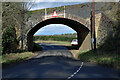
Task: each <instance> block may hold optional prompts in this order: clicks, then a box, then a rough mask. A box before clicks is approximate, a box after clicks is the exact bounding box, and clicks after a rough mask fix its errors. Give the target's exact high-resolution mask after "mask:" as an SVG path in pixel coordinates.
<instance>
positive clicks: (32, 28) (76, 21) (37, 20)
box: [25, 13, 91, 51]
mask: <svg viewBox="0 0 120 80" xmlns="http://www.w3.org/2000/svg"><path fill="white" fill-rule="evenodd" d="M37 14H38V13H36V14H34V15H33V16H32V15H31V17H30V18H29V19H28V22H27V23H26V25H27V30H26V36H27V39H26V41H27V42H26V44H25V45H26V46H27V49H28V50H29V51H31V50H33V46H34V44H33V35H34V34H35V33H36V32H37V31H38V30H39V29H40V28H42V27H44V26H46V25H49V24H64V25H67V26H69V27H71V28H72V29H73V30H75V31H76V32H77V39H78V47H77V49H79V47H82V46H81V45H82V43H83V42H84V40H85V38H86V37H87V35H88V34H89V31H90V23H89V20H88V19H87V20H86V19H84V18H82V17H80V16H77V15H74V14H68V13H65V14H64V13H58V15H59V14H64V15H60V16H58V17H52V16H51V17H47V18H46V19H45V15H42V16H35V15H37ZM52 14H53V13H52ZM52 14H48V15H46V16H50V15H52ZM86 41H87V42H85V44H83V45H84V46H85V47H84V49H90V42H91V39H90V35H89V39H88V40H86Z"/></svg>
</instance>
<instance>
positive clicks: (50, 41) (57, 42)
mask: <svg viewBox="0 0 120 80" xmlns="http://www.w3.org/2000/svg"><path fill="white" fill-rule="evenodd" d="M35 43H52V44H59V45H64V46H70V45H71V44H70V43H71V42H67V41H52V40H49V41H44V40H37V41H35Z"/></svg>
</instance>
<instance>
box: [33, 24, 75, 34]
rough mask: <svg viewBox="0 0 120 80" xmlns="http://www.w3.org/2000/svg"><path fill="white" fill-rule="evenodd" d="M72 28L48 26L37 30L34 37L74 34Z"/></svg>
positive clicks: (58, 25) (55, 25)
mask: <svg viewBox="0 0 120 80" xmlns="http://www.w3.org/2000/svg"><path fill="white" fill-rule="evenodd" d="M75 32H76V31H74V30H73V29H72V28H70V27H68V26H66V25H62V24H50V25H47V26H45V27H43V28H41V29H39V30H38V31H37V32H36V33H35V35H54V34H65V33H75Z"/></svg>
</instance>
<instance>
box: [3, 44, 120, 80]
mask: <svg viewBox="0 0 120 80" xmlns="http://www.w3.org/2000/svg"><path fill="white" fill-rule="evenodd" d="M41 45H42V47H43V51H41V52H40V54H39V55H38V56H36V57H34V58H32V59H30V60H28V61H24V62H22V63H18V64H15V65H11V66H9V67H7V68H4V69H3V71H2V74H3V75H2V77H3V78H15V79H16V78H20V79H21V80H22V79H23V78H33V79H36V78H38V80H40V79H39V78H42V79H43V80H44V79H45V78H54V79H56V80H58V78H59V79H60V78H63V79H65V80H69V79H74V78H78V79H81V78H82V79H88V80H90V79H92V80H95V79H96V78H97V79H98V78H100V79H101V80H106V79H107V80H112V79H113V80H119V79H120V75H119V74H120V71H117V70H115V69H112V68H107V67H103V66H99V65H96V64H90V63H86V62H81V61H79V60H75V59H73V58H72V54H71V53H70V52H69V51H68V50H67V48H66V47H63V46H60V45H53V44H41ZM11 80H12V79H11ZM52 80H53V79H52Z"/></svg>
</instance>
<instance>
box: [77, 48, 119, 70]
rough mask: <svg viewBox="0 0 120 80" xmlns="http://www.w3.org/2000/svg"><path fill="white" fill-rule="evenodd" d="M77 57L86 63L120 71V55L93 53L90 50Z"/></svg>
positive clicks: (80, 53)
mask: <svg viewBox="0 0 120 80" xmlns="http://www.w3.org/2000/svg"><path fill="white" fill-rule="evenodd" d="M77 57H78V59H80V60H82V61H85V62H92V63H97V64H100V65H105V66H108V67H114V68H116V69H120V55H118V54H116V53H105V52H103V53H93V51H92V50H90V51H83V52H79V53H78V54H77Z"/></svg>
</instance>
